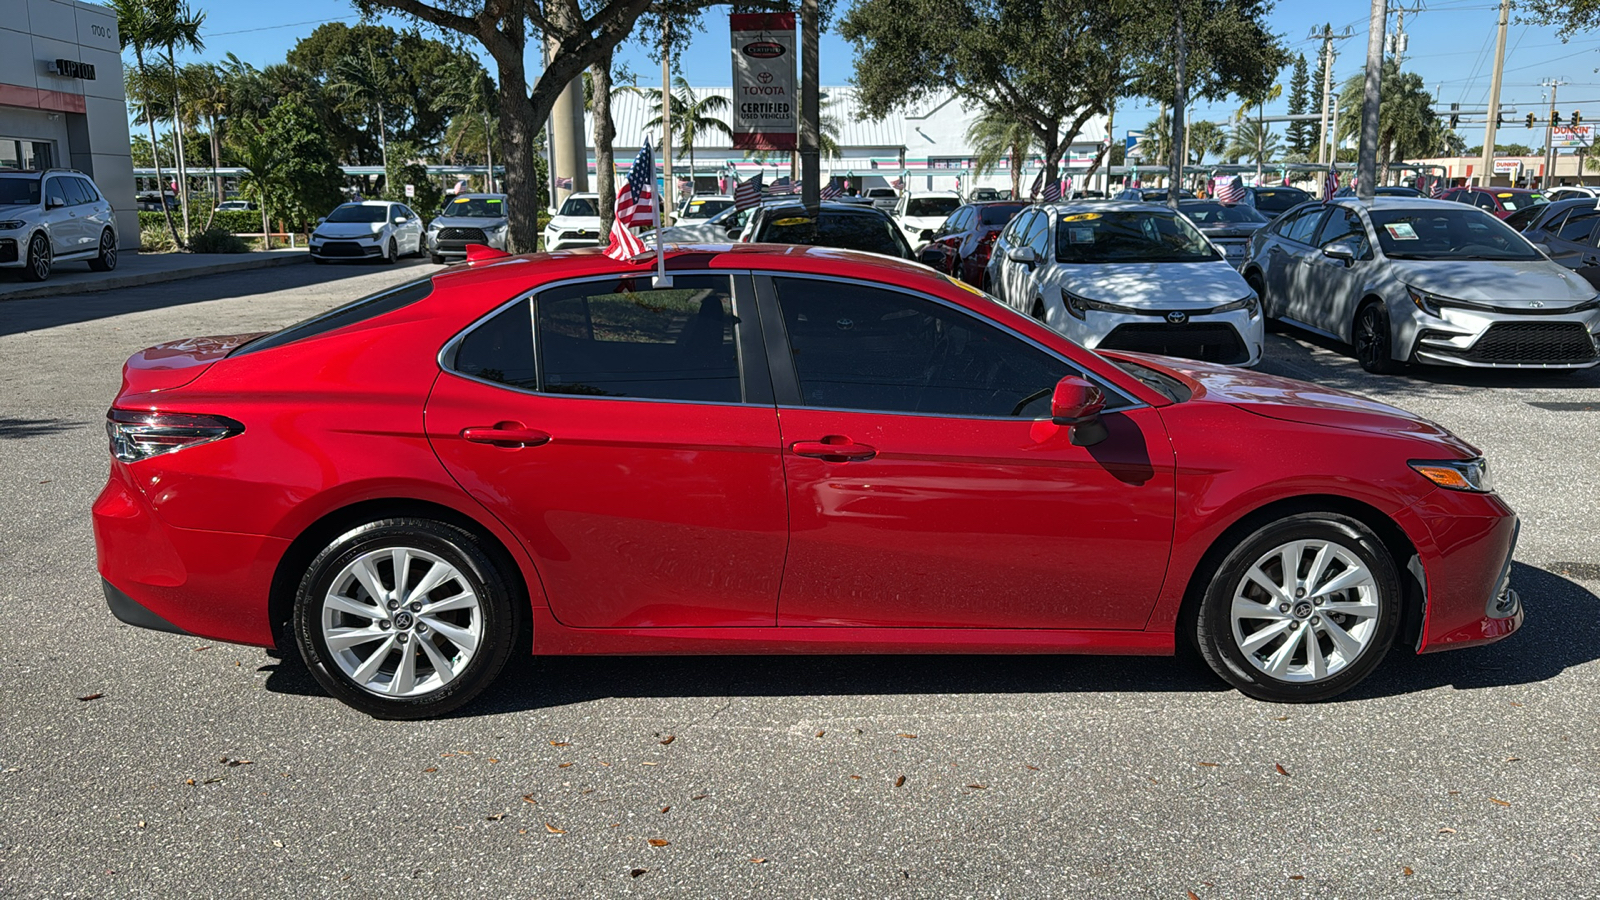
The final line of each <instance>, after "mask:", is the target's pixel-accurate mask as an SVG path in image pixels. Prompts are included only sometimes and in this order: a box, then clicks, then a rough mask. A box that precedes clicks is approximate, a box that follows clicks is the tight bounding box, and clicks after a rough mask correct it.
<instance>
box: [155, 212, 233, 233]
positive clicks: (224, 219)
mask: <svg viewBox="0 0 1600 900" xmlns="http://www.w3.org/2000/svg"><path fill="white" fill-rule="evenodd" d="M205 218H206V217H205V215H202V216H200V221H201V224H204V222H205ZM165 221H166V219H165V218H164V217H163V216H162V215H161V213H158V212H155V211H152V210H140V211H139V228H140V230H141V231H142V230H144V229H145V228H149V227H152V226H157V225H160V224H162V223H163V222H165ZM211 226H212V227H213V228H220V229H222V230H223V231H226V232H228V233H229V234H254V233H257V232H259V231H261V213H260V212H258V211H256V210H253V209H248V210H246V209H224V210H221V211H219V212H217V213H216V214H214V215H213V216H212V219H211Z"/></svg>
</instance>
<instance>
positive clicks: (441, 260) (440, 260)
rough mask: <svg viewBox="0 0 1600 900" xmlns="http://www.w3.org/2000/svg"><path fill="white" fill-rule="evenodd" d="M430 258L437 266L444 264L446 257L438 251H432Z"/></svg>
mask: <svg viewBox="0 0 1600 900" xmlns="http://www.w3.org/2000/svg"><path fill="white" fill-rule="evenodd" d="M428 260H429V261H430V262H432V263H433V264H434V265H436V266H442V265H444V257H442V256H440V255H439V254H437V253H430V254H428Z"/></svg>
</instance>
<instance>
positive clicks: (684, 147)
mask: <svg viewBox="0 0 1600 900" xmlns="http://www.w3.org/2000/svg"><path fill="white" fill-rule="evenodd" d="M672 90H673V93H672V130H673V131H675V132H677V135H676V136H677V139H678V151H679V152H680V153H687V154H688V155H689V178H690V180H691V183H693V178H694V145H695V141H696V139H698V138H699V137H700V136H701V135H704V134H716V133H721V134H725V135H727V136H728V137H730V138H731V137H732V136H733V130H732V129H730V128H729V127H728V123H727V122H724V121H723V120H722V118H721V117H720V116H717V115H714V113H719V112H723V111H725V110H727V109H728V105H729V104H728V98H727V97H724V96H722V95H721V94H707V95H706V96H704V97H702V96H699V95H698V94H696V93H695V92H694V88H692V87H690V86H689V82H688V80H687V79H685V78H684V77H683V76H682V75H674V76H672ZM651 106H652V107H653V108H654V109H655V113H656V114H655V117H654V118H652V119H651V120H650V121H648V122H646V123H645V124H644V127H646V128H659V127H661V95H660V94H659V93H658V94H656V95H655V101H654V103H652V104H651Z"/></svg>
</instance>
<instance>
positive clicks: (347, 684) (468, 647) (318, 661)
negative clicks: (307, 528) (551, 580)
mask: <svg viewBox="0 0 1600 900" xmlns="http://www.w3.org/2000/svg"><path fill="white" fill-rule="evenodd" d="M514 596H515V594H514V592H513V591H512V590H511V587H510V584H509V583H508V581H507V575H506V574H505V573H503V572H502V571H501V570H500V568H499V567H498V566H496V564H495V563H494V561H493V560H492V559H491V558H490V556H489V555H488V554H487V553H486V552H485V551H484V549H483V548H482V547H481V546H480V544H479V541H478V540H477V539H476V538H475V537H474V536H473V535H472V534H470V533H468V532H467V531H464V530H462V529H460V528H457V527H455V526H453V525H447V524H444V523H442V522H436V521H432V520H428V519H411V518H404V519H385V520H381V521H376V522H371V523H368V524H366V525H362V526H360V527H357V528H354V529H352V530H350V531H347V532H345V533H344V534H342V535H340V536H339V537H338V538H336V539H335V540H334V541H333V542H332V543H330V544H329V545H328V546H327V547H326V548H324V549H323V550H322V552H321V553H319V554H317V556H316V558H315V559H313V560H312V561H311V564H310V565H309V566H308V567H307V568H306V571H305V575H304V577H303V578H302V579H301V581H300V587H299V590H298V592H297V594H296V597H295V612H294V631H295V639H296V643H297V644H298V645H299V648H300V653H301V655H302V656H303V657H304V659H305V661H306V665H307V667H308V668H310V670H311V674H312V675H313V676H314V677H315V678H316V679H317V681H318V683H320V684H321V685H322V686H323V687H324V688H326V689H327V691H328V692H329V693H330V694H332V695H333V696H334V697H336V698H338V699H339V700H341V701H343V702H344V703H346V704H348V705H350V706H353V707H355V708H356V709H359V710H361V711H362V712H365V713H367V714H369V715H372V716H375V717H377V718H380V719H424V718H430V717H433V716H439V715H443V714H444V713H447V712H449V711H451V710H453V709H456V708H457V707H459V706H461V705H462V704H465V703H467V702H469V701H470V700H472V699H473V698H474V697H476V696H478V694H480V693H482V692H483V690H484V689H485V688H487V687H488V686H489V684H490V683H491V682H492V681H493V680H494V679H495V677H496V676H497V675H499V674H500V670H501V669H502V668H504V667H505V664H506V661H507V660H508V659H509V658H510V655H511V648H512V645H513V643H514V642H515V638H516V635H517V634H518V631H519V627H520V625H519V621H520V620H519V616H518V613H517V606H516V603H515V600H514V599H513V598H514Z"/></svg>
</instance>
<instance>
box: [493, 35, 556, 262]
mask: <svg viewBox="0 0 1600 900" xmlns="http://www.w3.org/2000/svg"><path fill="white" fill-rule="evenodd" d="M499 63H500V152H501V153H502V154H503V156H504V158H503V160H502V161H503V162H504V164H505V167H506V177H505V185H504V187H503V189H504V191H505V193H506V211H507V212H508V213H509V220H510V223H511V248H510V249H511V250H512V251H513V252H517V253H531V252H533V251H534V250H536V249H537V248H538V245H539V203H538V190H537V185H535V184H534V177H535V173H536V171H537V170H536V169H535V168H534V165H533V145H534V142H535V140H537V138H538V134H539V126H540V124H541V123H542V122H543V121H544V120H543V119H542V118H537V117H536V110H534V108H533V104H532V103H531V102H529V99H528V82H527V80H526V79H525V78H524V77H523V72H522V49H521V48H520V47H519V48H517V58H516V60H515V61H514V62H510V63H508V62H507V61H505V60H500V61H499ZM545 112H546V113H548V112H549V109H548V107H546V110H545Z"/></svg>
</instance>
